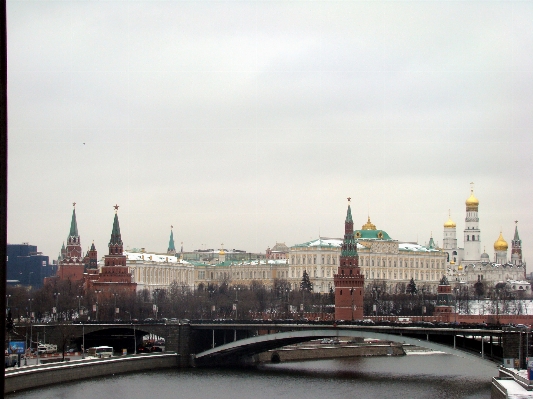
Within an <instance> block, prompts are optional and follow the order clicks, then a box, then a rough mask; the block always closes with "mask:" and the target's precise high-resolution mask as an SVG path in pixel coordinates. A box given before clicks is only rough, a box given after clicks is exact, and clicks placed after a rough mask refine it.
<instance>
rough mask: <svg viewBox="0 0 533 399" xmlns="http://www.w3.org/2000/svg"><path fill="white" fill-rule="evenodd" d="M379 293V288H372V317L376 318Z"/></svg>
mask: <svg viewBox="0 0 533 399" xmlns="http://www.w3.org/2000/svg"><path fill="white" fill-rule="evenodd" d="M380 292H381V288H380V287H374V288H372V293H373V294H374V315H375V316H376V317H377V316H378V300H379V294H380Z"/></svg>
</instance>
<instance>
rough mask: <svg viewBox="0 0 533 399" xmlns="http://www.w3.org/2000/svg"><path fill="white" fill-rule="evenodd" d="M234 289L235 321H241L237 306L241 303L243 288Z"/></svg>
mask: <svg viewBox="0 0 533 399" xmlns="http://www.w3.org/2000/svg"><path fill="white" fill-rule="evenodd" d="M233 289H234V290H235V320H238V319H239V313H238V310H237V306H238V305H237V304H238V303H239V296H238V294H239V291H240V290H241V287H233Z"/></svg>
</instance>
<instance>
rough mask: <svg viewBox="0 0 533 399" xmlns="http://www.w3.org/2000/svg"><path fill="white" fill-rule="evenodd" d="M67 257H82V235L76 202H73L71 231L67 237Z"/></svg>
mask: <svg viewBox="0 0 533 399" xmlns="http://www.w3.org/2000/svg"><path fill="white" fill-rule="evenodd" d="M65 256H66V257H67V258H79V259H81V257H82V251H81V242H80V236H79V234H78V222H77V221H76V203H75V202H74V203H72V219H71V221H70V232H69V234H68V238H67V247H66V248H65Z"/></svg>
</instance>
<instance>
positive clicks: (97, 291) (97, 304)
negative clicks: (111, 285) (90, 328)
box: [94, 290, 102, 321]
mask: <svg viewBox="0 0 533 399" xmlns="http://www.w3.org/2000/svg"><path fill="white" fill-rule="evenodd" d="M100 292H102V290H95V291H94V293H95V294H96V321H98V308H99V307H100V304H99V303H98V294H99V293H100Z"/></svg>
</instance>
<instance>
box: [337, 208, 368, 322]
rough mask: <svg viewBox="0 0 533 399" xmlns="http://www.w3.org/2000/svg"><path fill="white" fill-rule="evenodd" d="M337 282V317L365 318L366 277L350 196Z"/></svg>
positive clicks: (339, 318) (346, 318)
mask: <svg viewBox="0 0 533 399" xmlns="http://www.w3.org/2000/svg"><path fill="white" fill-rule="evenodd" d="M333 281H334V284H335V319H336V320H360V319H362V318H363V287H364V282H365V278H364V276H363V275H362V274H361V269H360V268H359V255H358V254H357V242H356V241H355V238H354V231H353V219H352V210H351V208H350V198H348V211H347V212H346V220H345V222H344V239H343V241H342V249H341V256H340V261H339V268H338V271H337V274H335V275H334V276H333Z"/></svg>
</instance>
